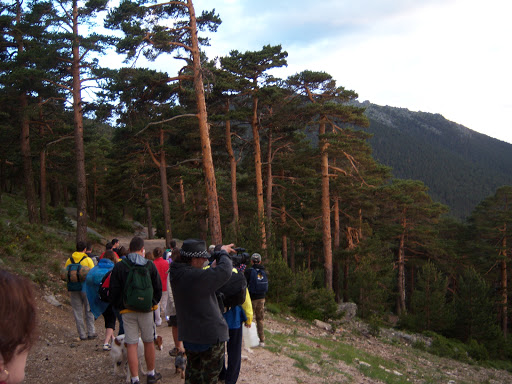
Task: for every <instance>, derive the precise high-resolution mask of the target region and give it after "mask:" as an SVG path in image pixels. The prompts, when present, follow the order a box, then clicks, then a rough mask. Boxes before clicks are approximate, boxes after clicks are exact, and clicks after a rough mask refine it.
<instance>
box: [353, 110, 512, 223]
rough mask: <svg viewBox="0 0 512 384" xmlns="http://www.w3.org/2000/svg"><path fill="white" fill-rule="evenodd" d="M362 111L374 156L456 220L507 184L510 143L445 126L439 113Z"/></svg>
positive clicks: (448, 123)
mask: <svg viewBox="0 0 512 384" xmlns="http://www.w3.org/2000/svg"><path fill="white" fill-rule="evenodd" d="M357 104H358V105H359V106H361V107H365V108H366V116H367V117H368V119H369V120H370V127H369V128H367V129H365V130H366V131H367V132H369V133H372V134H373V135H374V136H373V137H372V138H371V139H370V140H369V143H370V145H371V146H372V148H373V154H374V157H375V158H376V159H377V160H378V161H380V162H381V163H382V164H385V165H388V166H390V167H392V168H393V175H394V176H395V177H397V178H400V179H415V180H421V181H423V182H424V183H425V184H426V185H427V186H428V187H429V192H430V195H431V196H432V198H433V199H434V200H436V201H439V202H441V203H444V204H446V205H448V206H449V207H450V209H451V214H452V215H453V216H455V217H457V218H460V219H464V218H466V217H468V216H469V215H470V214H471V212H472V210H473V209H474V207H475V206H476V205H477V204H478V203H479V202H480V201H482V200H483V199H485V198H486V197H488V196H489V195H492V194H494V192H495V191H496V189H497V188H499V187H500V186H503V185H512V172H511V171H512V144H509V143H506V142H503V141H500V140H498V139H494V138H491V137H489V136H487V135H484V134H481V133H478V132H476V131H473V130H471V129H469V128H466V127H465V126H463V125H461V124H457V123H455V122H452V121H449V120H447V119H445V118H444V117H443V116H442V115H440V114H434V113H427V112H412V111H409V110H408V109H406V108H396V107H389V106H380V105H376V104H372V103H370V102H369V101H364V102H362V103H357Z"/></svg>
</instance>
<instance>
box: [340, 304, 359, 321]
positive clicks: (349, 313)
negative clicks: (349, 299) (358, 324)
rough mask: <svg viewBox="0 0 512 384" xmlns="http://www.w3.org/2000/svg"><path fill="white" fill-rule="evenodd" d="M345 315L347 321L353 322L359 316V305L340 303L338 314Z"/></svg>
mask: <svg viewBox="0 0 512 384" xmlns="http://www.w3.org/2000/svg"><path fill="white" fill-rule="evenodd" d="M341 312H343V313H345V316H344V319H345V320H352V319H354V318H355V317H356V314H357V304H355V303H340V304H338V313H341Z"/></svg>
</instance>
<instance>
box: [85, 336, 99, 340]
mask: <svg viewBox="0 0 512 384" xmlns="http://www.w3.org/2000/svg"><path fill="white" fill-rule="evenodd" d="M97 337H98V335H90V336H87V340H94V339H96V338H97Z"/></svg>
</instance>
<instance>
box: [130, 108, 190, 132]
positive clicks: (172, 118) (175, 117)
mask: <svg viewBox="0 0 512 384" xmlns="http://www.w3.org/2000/svg"><path fill="white" fill-rule="evenodd" d="M180 117H197V114H195V113H187V114H185V115H178V116H174V117H171V118H170V119H166V120H162V121H154V122H152V123H149V124H148V125H146V126H145V127H144V128H143V129H142V130H140V131H139V132H137V133H136V134H135V135H134V136H137V135H139V134H141V133H142V132H144V131H145V130H146V129H148V128H149V127H151V126H153V125H157V124H165V123H168V122H169V121H172V120H176V119H178V118H180Z"/></svg>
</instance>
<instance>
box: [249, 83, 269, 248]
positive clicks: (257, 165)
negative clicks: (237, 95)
mask: <svg viewBox="0 0 512 384" xmlns="http://www.w3.org/2000/svg"><path fill="white" fill-rule="evenodd" d="M256 87H257V85H256V84H255V89H256ZM251 127H252V138H253V145H254V171H255V177H256V202H257V209H258V221H259V223H258V224H259V227H260V236H261V249H262V250H263V251H264V253H265V256H266V250H267V235H266V230H265V212H264V209H265V207H264V205H263V176H262V172H261V147H260V133H259V129H258V97H256V96H254V97H253V100H252V118H251Z"/></svg>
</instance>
